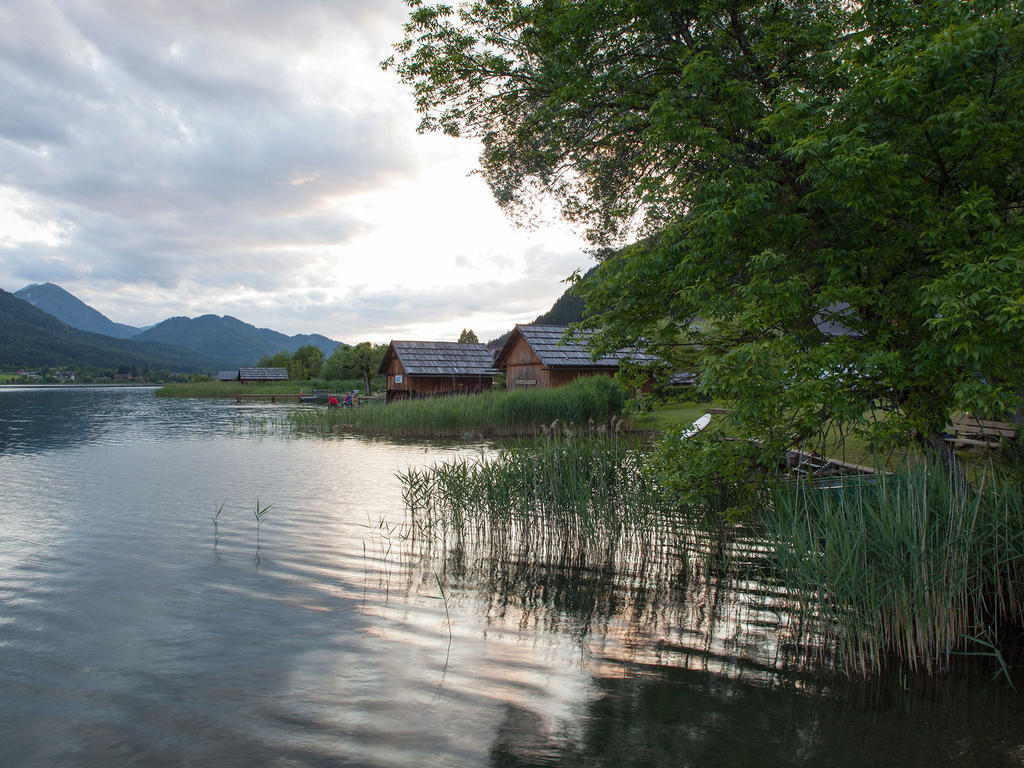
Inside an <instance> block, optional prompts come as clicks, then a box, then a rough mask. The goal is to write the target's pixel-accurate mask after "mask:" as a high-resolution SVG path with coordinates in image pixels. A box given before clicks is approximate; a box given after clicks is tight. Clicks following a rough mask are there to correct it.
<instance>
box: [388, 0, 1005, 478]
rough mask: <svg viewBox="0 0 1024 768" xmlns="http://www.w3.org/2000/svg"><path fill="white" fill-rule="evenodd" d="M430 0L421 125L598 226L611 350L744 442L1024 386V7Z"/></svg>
mask: <svg viewBox="0 0 1024 768" xmlns="http://www.w3.org/2000/svg"><path fill="white" fill-rule="evenodd" d="M407 2H408V4H409V5H410V6H411V14H410V20H409V23H408V25H407V27H406V35H405V38H404V40H403V41H402V42H400V43H399V44H398V45H397V46H396V51H397V52H396V55H395V56H394V57H393V59H391V60H390V61H389V62H388V64H389V65H390V66H393V67H394V68H395V69H396V70H397V71H398V73H399V75H400V76H401V77H402V79H403V80H404V81H405V82H406V83H408V84H410V85H411V86H412V88H413V90H414V93H415V96H416V99H417V104H418V107H419V109H420V111H421V112H422V114H423V122H422V124H421V128H422V129H424V130H441V131H444V132H446V133H449V134H452V135H468V136H476V137H479V138H480V139H481V140H482V145H483V152H482V157H481V165H482V172H483V174H484V176H485V178H486V179H487V180H488V182H489V183H490V185H491V188H492V189H493V191H494V194H495V197H496V199H497V200H498V201H499V202H500V203H501V204H503V205H505V206H506V207H508V208H509V210H510V211H512V212H519V213H522V212H523V211H526V210H528V209H529V207H530V205H531V203H532V202H533V201H536V200H538V199H541V198H543V197H544V196H546V197H548V198H550V199H554V200H556V201H557V202H559V203H560V204H561V206H562V210H563V212H564V214H565V215H566V217H568V218H569V219H572V220H575V221H579V222H581V223H583V224H585V225H586V226H587V227H588V232H589V235H590V237H591V239H592V241H593V242H594V244H595V246H596V247H598V248H599V249H602V250H600V251H599V253H600V254H601V263H600V266H599V268H598V270H597V271H596V273H595V275H594V276H593V278H592V279H589V280H587V281H586V283H585V284H584V286H583V288H582V290H583V292H584V295H585V298H586V301H587V311H588V315H589V322H590V323H592V324H597V325H598V326H599V327H600V328H601V333H600V334H599V335H598V336H597V337H596V341H597V343H598V345H599V346H600V348H601V349H611V348H616V347H621V346H626V345H630V344H636V343H642V344H644V345H645V346H647V347H648V348H651V349H653V350H654V351H657V352H658V353H660V354H661V355H662V356H664V358H665V359H666V360H668V361H670V362H672V363H673V364H675V365H676V366H678V367H682V366H686V367H690V368H692V369H696V370H698V371H699V373H700V375H701V381H702V386H703V387H705V388H706V389H707V390H708V392H709V393H710V394H712V395H716V396H724V397H727V398H729V399H731V400H732V401H733V402H734V403H735V409H734V411H733V414H732V424H731V426H732V428H733V429H736V430H738V431H739V432H740V433H741V434H744V435H747V436H750V437H756V438H758V440H757V442H753V443H748V444H745V446H744V447H743V448H742V449H738V448H736V447H735V446H719V449H718V450H722V451H731V452H736V451H739V452H743V453H746V454H748V456H747V458H748V459H751V460H754V461H756V460H763V461H767V460H768V459H769V458H770V457H771V456H773V455H777V453H778V451H779V450H780V449H781V448H782V447H783V446H785V445H787V444H791V443H794V442H798V441H804V442H806V441H813V440H815V439H819V438H820V436H821V435H823V434H824V433H825V432H826V431H827V430H828V429H829V428H831V427H837V428H840V429H842V430H852V431H859V432H861V433H863V434H864V435H865V436H866V437H867V438H869V439H870V440H872V441H874V442H876V443H878V444H885V443H892V442H901V441H903V442H906V441H910V440H913V439H916V440H918V441H919V442H921V443H926V444H930V445H935V446H939V445H940V444H941V441H940V440H939V439H938V437H939V434H940V432H941V429H942V426H943V424H944V421H945V419H946V416H947V414H948V412H949V411H951V410H953V409H966V410H971V411H973V412H976V413H979V414H985V415H999V414H1002V413H1005V412H1006V411H1008V410H1010V409H1014V408H1017V407H1019V403H1020V398H1021V392H1022V390H1024V365H1022V360H1024V344H1022V341H1021V339H1022V338H1024V228H1022V222H1021V211H1022V205H1024V175H1022V167H1024V65H1022V61H1024V25H1022V2H1021V0H958V1H957V2H949V0H914V2H909V1H908V0H865V1H864V2H860V3H855V2H853V3H851V2H847V0H689V1H686V0H680V1H679V2H665V0H486V1H484V0H481V1H479V2H471V3H464V4H461V5H459V6H458V7H457V8H452V7H450V6H447V5H437V4H426V3H423V2H419V0H407ZM627 243H628V245H627V246H626V247H622V246H623V245H624V244H627Z"/></svg>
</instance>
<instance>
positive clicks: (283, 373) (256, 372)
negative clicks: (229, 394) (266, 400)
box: [238, 368, 288, 381]
mask: <svg viewBox="0 0 1024 768" xmlns="http://www.w3.org/2000/svg"><path fill="white" fill-rule="evenodd" d="M238 378H239V379H241V380H242V381H287V380H288V369H287V368H239V369H238Z"/></svg>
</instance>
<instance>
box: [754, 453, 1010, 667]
mask: <svg viewBox="0 0 1024 768" xmlns="http://www.w3.org/2000/svg"><path fill="white" fill-rule="evenodd" d="M1021 494H1022V486H1021V482H1020V480H1019V479H1012V478H1010V477H1008V476H1005V475H1004V476H999V475H998V474H996V473H994V472H992V471H989V472H987V473H986V474H985V475H984V476H983V477H980V478H977V479H975V480H974V481H973V482H970V483H969V482H968V481H967V480H966V479H965V478H964V477H963V475H961V474H958V473H957V472H949V471H947V470H945V469H944V468H942V467H941V466H938V465H935V464H928V463H921V464H918V465H916V466H914V467H911V468H908V469H905V470H903V471H901V472H898V473H896V474H893V475H890V476H879V478H878V481H877V482H876V483H874V484H863V483H861V484H850V485H848V486H846V487H844V488H841V489H836V490H830V491H824V490H815V489H812V488H808V487H806V486H803V485H790V486H789V487H788V488H781V489H779V490H778V491H777V493H776V498H775V504H774V506H773V508H771V509H769V510H768V511H767V512H766V514H765V517H764V524H765V528H766V535H767V539H768V541H769V542H770V550H771V552H772V559H773V561H774V563H775V564H776V565H777V567H778V569H779V573H778V576H779V578H780V580H781V581H782V583H784V584H785V585H786V586H787V587H788V589H789V590H790V591H791V593H792V595H793V601H794V609H795V610H796V611H797V612H798V613H799V614H800V619H801V620H800V621H798V622H796V623H795V624H794V625H793V626H795V627H799V631H800V634H801V635H802V637H800V638H799V641H800V642H803V643H808V644H809V645H810V646H811V647H813V648H817V649H818V651H819V654H820V656H821V657H822V658H825V657H829V658H832V659H834V660H835V661H836V662H837V663H838V664H839V665H840V666H841V667H842V668H844V669H845V670H847V671H848V672H852V673H860V674H874V673H877V672H880V671H881V670H882V669H883V668H884V667H886V666H887V664H888V663H889V662H892V661H893V660H895V661H896V662H898V663H899V664H900V665H901V666H903V667H905V668H909V669H910V670H914V671H924V672H926V673H928V674H932V673H936V672H941V671H944V670H946V669H948V667H949V665H950V663H951V661H952V660H953V659H954V658H955V657H956V656H957V655H961V654H968V655H979V654H980V655H991V656H993V657H994V658H995V659H996V660H997V661H998V662H999V663H1000V665H1003V658H1002V656H1001V654H1000V652H999V641H1000V638H1002V637H1005V636H1006V635H1008V634H1009V633H1008V632H1007V631H1006V630H1007V629H1008V628H1012V627H1014V626H1016V627H1017V628H1019V627H1021V626H1024V612H1022V611H1024V506H1022V495H1021ZM1003 671H1004V672H1005V671H1006V670H1005V665H1004V666H1003Z"/></svg>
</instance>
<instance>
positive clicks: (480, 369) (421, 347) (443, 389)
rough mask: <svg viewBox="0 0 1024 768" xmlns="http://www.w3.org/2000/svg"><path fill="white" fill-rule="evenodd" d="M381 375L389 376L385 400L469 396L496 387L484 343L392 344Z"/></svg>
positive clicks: (490, 359)
mask: <svg viewBox="0 0 1024 768" xmlns="http://www.w3.org/2000/svg"><path fill="white" fill-rule="evenodd" d="M377 373H379V374H385V375H386V376H387V388H386V395H385V400H386V401H387V402H391V401H392V400H404V399H408V398H413V397H436V396H439V395H465V394H469V393H472V392H483V391H485V390H488V389H490V388H491V386H492V385H493V384H494V376H495V374H496V373H497V371H495V370H494V361H493V358H492V356H491V352H490V350H488V349H487V347H486V346H485V345H483V344H459V343H457V342H454V341H392V342H391V343H390V344H389V345H388V349H387V352H385V353H384V359H383V360H382V361H381V364H380V369H379V370H378V371H377Z"/></svg>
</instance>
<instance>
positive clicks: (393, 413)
mask: <svg viewBox="0 0 1024 768" xmlns="http://www.w3.org/2000/svg"><path fill="white" fill-rule="evenodd" d="M625 402H626V393H625V391H624V390H623V389H622V388H621V387H620V386H619V385H618V384H616V383H615V382H614V381H613V380H612V379H610V378H608V377H603V376H595V377H589V378H583V379H577V380H576V381H574V382H573V383H571V384H568V385H566V386H564V387H559V388H557V389H533V390H513V391H506V390H491V391H489V392H483V393H480V394H473V395H459V396H452V397H437V398H424V399H417V400H405V401H398V402H393V403H390V404H388V405H386V406H383V405H374V406H370V407H360V408H337V409H329V410H328V409H319V410H304V411H296V412H294V413H292V414H290V419H291V420H292V423H293V424H294V425H295V426H296V428H298V429H299V430H301V431H307V432H315V433H329V432H335V431H343V430H350V431H354V432H363V433H372V434H386V435H392V436H395V437H458V436H462V435H467V434H472V435H480V436H484V437H491V436H510V435H531V434H536V433H539V432H540V431H542V428H543V427H544V426H545V425H551V424H552V423H553V422H555V421H557V422H558V428H559V429H560V430H563V431H564V430H565V428H566V426H565V425H569V427H568V428H569V429H571V430H576V429H579V428H581V427H584V426H586V425H589V424H590V423H591V422H594V423H595V424H604V425H607V424H609V422H610V421H611V420H612V419H613V418H614V419H618V418H619V417H620V415H621V413H622V408H623V406H624V404H625ZM616 423H617V422H616Z"/></svg>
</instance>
